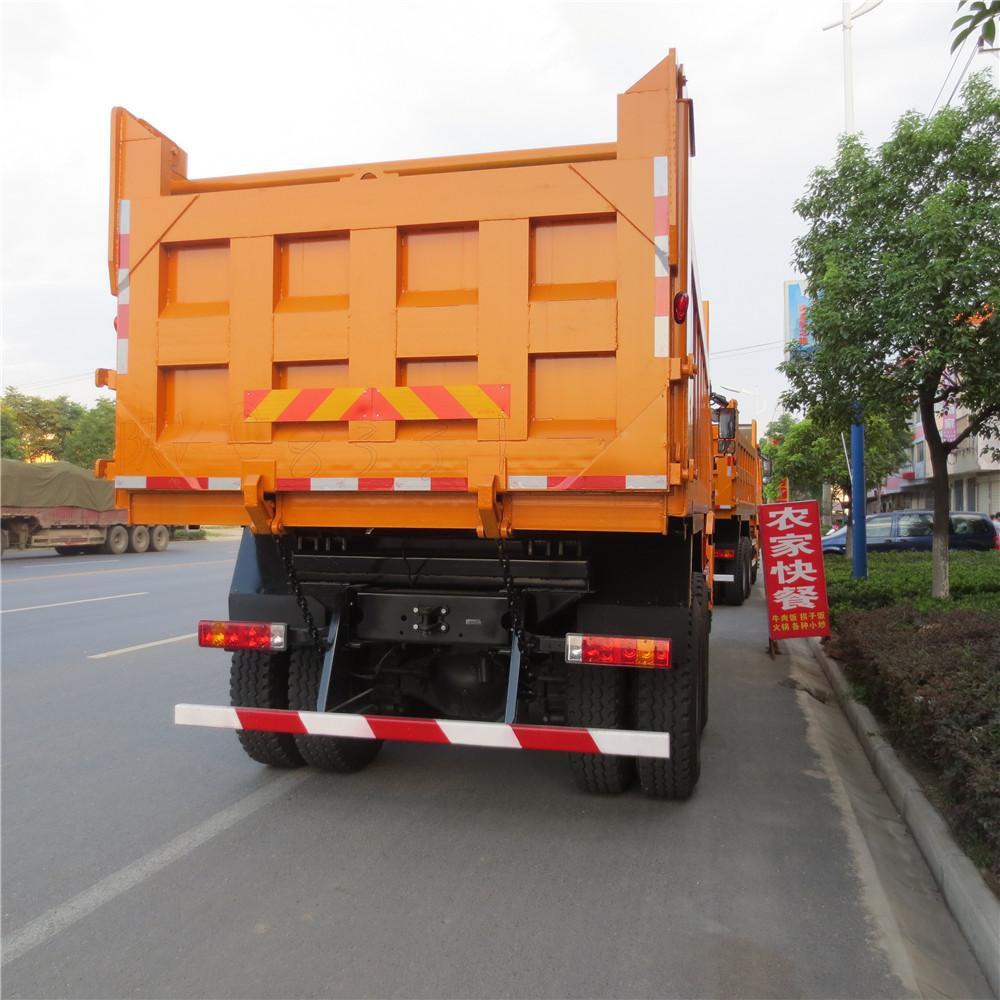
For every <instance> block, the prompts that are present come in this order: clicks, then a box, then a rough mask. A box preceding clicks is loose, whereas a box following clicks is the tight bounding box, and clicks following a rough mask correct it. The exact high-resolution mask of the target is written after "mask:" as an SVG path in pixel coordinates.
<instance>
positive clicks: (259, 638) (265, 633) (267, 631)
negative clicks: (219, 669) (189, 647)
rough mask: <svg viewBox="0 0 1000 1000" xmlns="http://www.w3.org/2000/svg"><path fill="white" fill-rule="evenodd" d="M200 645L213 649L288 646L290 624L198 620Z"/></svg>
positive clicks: (273, 648) (277, 647)
mask: <svg viewBox="0 0 1000 1000" xmlns="http://www.w3.org/2000/svg"><path fill="white" fill-rule="evenodd" d="M198 645H199V646H209V647H211V648H212V649H264V650H269V651H271V652H276V653H278V652H283V651H284V650H286V649H287V648H288V626H287V625H284V624H280V623H277V622H213V621H202V622H198Z"/></svg>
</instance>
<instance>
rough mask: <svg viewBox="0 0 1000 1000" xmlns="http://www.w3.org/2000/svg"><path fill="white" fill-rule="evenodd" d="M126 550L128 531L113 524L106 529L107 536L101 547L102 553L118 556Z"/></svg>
mask: <svg viewBox="0 0 1000 1000" xmlns="http://www.w3.org/2000/svg"><path fill="white" fill-rule="evenodd" d="M127 548H128V529H127V528H126V527H125V525H124V524H113V525H111V527H110V528H108V535H107V537H106V538H105V539H104V544H103V545H102V546H101V551H102V552H107V553H108V554H109V555H112V556H120V555H121V554H122V553H123V552H124V551H125V550H126V549H127Z"/></svg>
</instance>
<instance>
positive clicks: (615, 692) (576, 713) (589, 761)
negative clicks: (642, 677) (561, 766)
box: [566, 663, 635, 795]
mask: <svg viewBox="0 0 1000 1000" xmlns="http://www.w3.org/2000/svg"><path fill="white" fill-rule="evenodd" d="M566 682H567V684H566V724H567V725H570V726H581V727H584V728H590V727H594V728H596V729H627V728H628V721H629V672H628V670H624V669H622V668H620V667H601V666H591V665H589V664H577V663H570V664H568V665H567V677H566ZM569 764H570V770H571V772H572V774H573V780H574V781H575V782H576V784H577V787H578V788H580V789H582V790H583V791H585V792H592V793H598V794H604V795H617V794H619V793H620V792H624V791H625V789H626V788H628V787H629V785H631V784H632V779H633V778H634V777H635V765H634V763H633V761H632V758H630V757H616V756H612V755H605V754H595V753H571V754H570V755H569Z"/></svg>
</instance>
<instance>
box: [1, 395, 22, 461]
mask: <svg viewBox="0 0 1000 1000" xmlns="http://www.w3.org/2000/svg"><path fill="white" fill-rule="evenodd" d="M21 437H22V434H21V425H20V424H19V423H18V422H17V414H16V413H14V411H13V410H12V409H11V408H10V407H9V406H8V405H7V404H6V403H0V452H2V454H3V457H4V458H24V446H23V445H22V444H21Z"/></svg>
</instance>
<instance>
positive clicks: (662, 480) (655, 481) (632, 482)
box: [625, 476, 667, 490]
mask: <svg viewBox="0 0 1000 1000" xmlns="http://www.w3.org/2000/svg"><path fill="white" fill-rule="evenodd" d="M666 488H667V477H666V476H626V477H625V489H627V490H665V489H666Z"/></svg>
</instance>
